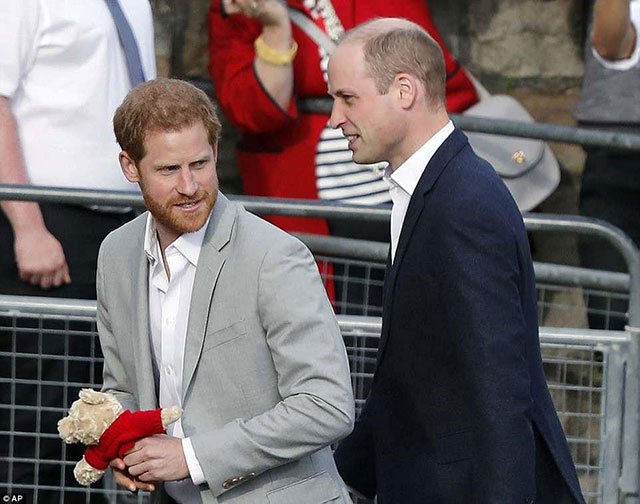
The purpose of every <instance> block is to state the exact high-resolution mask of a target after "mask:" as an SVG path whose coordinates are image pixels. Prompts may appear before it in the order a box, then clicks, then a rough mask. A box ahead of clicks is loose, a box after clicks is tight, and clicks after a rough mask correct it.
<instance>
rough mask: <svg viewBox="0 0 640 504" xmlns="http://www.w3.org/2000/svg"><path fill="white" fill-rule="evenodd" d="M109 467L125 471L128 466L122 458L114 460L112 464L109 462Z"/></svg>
mask: <svg viewBox="0 0 640 504" xmlns="http://www.w3.org/2000/svg"><path fill="white" fill-rule="evenodd" d="M109 466H110V467H111V468H112V469H117V470H119V471H124V470H125V469H126V468H127V466H126V465H125V463H124V461H123V460H122V459H121V458H114V459H113V460H112V461H111V462H109Z"/></svg>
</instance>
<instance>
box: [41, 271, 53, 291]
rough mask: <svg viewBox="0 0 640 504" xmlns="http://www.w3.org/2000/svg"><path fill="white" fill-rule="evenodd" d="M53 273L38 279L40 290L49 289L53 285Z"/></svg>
mask: <svg viewBox="0 0 640 504" xmlns="http://www.w3.org/2000/svg"><path fill="white" fill-rule="evenodd" d="M54 275H55V273H48V274H46V275H42V276H41V277H40V288H41V289H50V288H51V285H53V276H54Z"/></svg>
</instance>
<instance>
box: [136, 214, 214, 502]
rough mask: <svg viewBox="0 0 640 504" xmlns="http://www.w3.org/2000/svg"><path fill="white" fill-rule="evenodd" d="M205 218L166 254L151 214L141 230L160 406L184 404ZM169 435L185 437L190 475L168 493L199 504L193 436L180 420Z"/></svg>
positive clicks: (199, 475)
mask: <svg viewBox="0 0 640 504" xmlns="http://www.w3.org/2000/svg"><path fill="white" fill-rule="evenodd" d="M208 222H209V221H207V223H206V224H205V225H204V226H203V227H202V228H201V229H200V230H198V231H196V232H195V233H185V234H183V235H182V236H180V237H179V238H178V239H177V240H176V241H174V242H173V243H172V244H171V245H169V246H168V247H167V248H166V250H165V252H164V256H165V259H166V263H167V267H168V269H169V272H168V273H167V271H166V270H165V265H164V262H163V260H162V252H161V250H160V243H159V241H158V236H157V232H156V225H155V221H154V219H153V217H152V216H151V214H149V216H148V218H147V226H146V230H145V240H144V251H145V253H146V255H147V259H148V261H149V326H150V330H151V342H152V345H151V347H152V351H153V358H154V360H155V364H156V368H157V370H158V374H159V377H160V389H159V403H160V407H162V408H165V407H170V406H182V368H183V364H184V347H185V341H186V337H187V323H188V318H189V307H190V305H191V292H192V290H193V281H194V279H195V274H196V266H197V264H198V257H199V256H200V249H201V248H202V240H203V239H204V234H205V231H206V229H207V225H208ZM167 432H168V434H169V435H171V436H175V437H179V438H183V439H182V449H183V450H184V455H185V458H186V460H187V465H188V466H189V474H190V476H191V479H189V478H187V479H185V480H182V481H173V482H167V483H165V485H164V487H165V490H166V491H167V493H168V494H169V495H170V496H171V497H172V498H173V499H174V500H175V501H176V502H179V503H180V504H199V503H201V502H202V499H201V498H200V492H199V490H198V488H197V487H196V485H199V484H201V483H204V482H205V477H204V473H203V471H202V468H201V467H200V463H199V462H198V459H197V458H196V455H195V452H194V450H193V446H192V445H191V440H190V439H189V438H184V432H183V431H182V423H181V421H180V420H178V421H177V422H175V423H173V424H171V425H169V427H168V428H167Z"/></svg>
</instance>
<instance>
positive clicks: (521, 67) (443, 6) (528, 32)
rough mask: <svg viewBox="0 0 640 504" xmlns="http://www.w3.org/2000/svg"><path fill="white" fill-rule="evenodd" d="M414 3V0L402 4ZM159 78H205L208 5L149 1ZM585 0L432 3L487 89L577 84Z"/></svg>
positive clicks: (195, 0) (451, 42)
mask: <svg viewBox="0 0 640 504" xmlns="http://www.w3.org/2000/svg"><path fill="white" fill-rule="evenodd" d="M403 1H410V0H403ZM151 2H152V5H153V8H154V14H155V19H156V41H157V52H158V69H159V73H160V74H161V75H173V76H178V77H190V78H197V79H206V78H208V77H207V75H208V73H207V63H208V55H207V11H208V8H209V3H210V1H209V0H151ZM583 5H584V2H583V1H581V0H473V1H471V0H430V1H429V6H430V8H431V11H432V15H433V18H434V20H435V22H436V24H437V26H438V28H439V30H440V32H441V34H442V35H443V37H444V38H445V40H446V41H447V44H448V46H449V48H450V49H451V51H452V52H453V54H454V55H455V56H456V57H457V58H458V59H459V60H460V61H461V62H462V63H463V64H464V65H465V66H467V67H468V68H469V69H471V70H472V71H473V72H474V73H475V74H476V75H477V76H478V77H480V78H482V79H483V81H485V80H486V81H487V82H488V84H489V87H497V88H501V87H502V88H509V87H511V88H513V87H521V86H522V85H527V86H528V87H532V88H535V89H550V88H553V89H556V88H557V86H558V85H561V86H562V87H571V86H575V85H576V83H577V82H578V81H579V79H580V77H581V75H582V57H581V45H582V40H583V38H584V34H583V33H584V25H585V18H586V13H585V9H584V7H583Z"/></svg>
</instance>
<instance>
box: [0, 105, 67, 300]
mask: <svg viewBox="0 0 640 504" xmlns="http://www.w3.org/2000/svg"><path fill="white" fill-rule="evenodd" d="M0 183H2V184H29V178H28V177H27V173H26V170H25V166H24V161H23V159H22V150H21V147H20V140H19V138H18V128H17V124H16V120H15V117H14V116H13V112H12V111H11V102H10V100H9V99H8V98H6V97H4V96H0ZM0 208H2V211H3V212H4V214H5V215H6V216H7V219H8V220H9V222H10V223H11V227H12V229H13V233H14V252H15V259H16V264H17V267H18V273H19V275H20V278H21V279H22V280H24V281H25V282H29V283H31V284H32V285H37V286H39V287H40V288H42V289H49V288H51V287H59V286H60V285H62V284H68V283H70V282H71V277H70V275H69V268H68V266H67V261H66V259H65V256H64V251H63V250H62V245H61V244H60V242H59V241H58V240H57V239H56V238H55V237H54V236H53V235H52V234H51V233H50V232H49V231H48V230H47V228H46V226H45V223H44V220H43V218H42V212H41V211H40V207H39V206H38V204H37V203H33V202H25V201H2V202H0Z"/></svg>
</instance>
